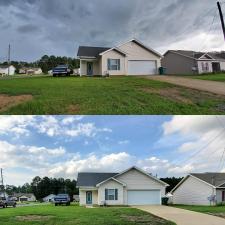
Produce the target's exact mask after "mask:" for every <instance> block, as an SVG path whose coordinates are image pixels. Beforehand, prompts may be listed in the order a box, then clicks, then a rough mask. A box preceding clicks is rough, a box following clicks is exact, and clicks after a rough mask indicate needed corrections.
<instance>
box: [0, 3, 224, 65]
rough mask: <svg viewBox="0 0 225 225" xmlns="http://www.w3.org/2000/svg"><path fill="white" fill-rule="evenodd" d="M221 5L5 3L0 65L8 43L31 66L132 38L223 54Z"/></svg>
mask: <svg viewBox="0 0 225 225" xmlns="http://www.w3.org/2000/svg"><path fill="white" fill-rule="evenodd" d="M216 1H217V0H204V1H202V0H188V1H187V0H167V1H166V0H114V1H111V0H86V1H83V0H64V1H61V0H0V29H1V34H0V61H4V60H5V59H6V56H7V45H8V44H9V43H11V45H12V58H13V59H15V60H28V61H32V60H36V59H38V58H39V57H41V56H42V55H44V54H54V55H65V56H71V57H75V56H76V51H77V48H78V46H79V45H94V46H107V47H108V46H114V45H116V44H118V43H120V42H123V41H126V40H129V39H131V38H133V37H136V38H138V39H140V40H141V41H143V42H144V43H146V44H147V45H149V46H151V47H152V48H155V49H156V50H158V51H160V52H161V53H164V52H165V51H166V50H168V49H169V48H175V49H178V48H179V49H194V50H197V51H199V50H219V49H221V50H224V48H225V45H224V42H223V35H222V31H221V27H220V20H219V15H218V12H217V8H216ZM223 8H225V7H224V5H223ZM214 17H215V18H214ZM213 18H214V23H213V25H211V24H212V21H213Z"/></svg>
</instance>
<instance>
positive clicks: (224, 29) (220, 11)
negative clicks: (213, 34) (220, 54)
mask: <svg viewBox="0 0 225 225" xmlns="http://www.w3.org/2000/svg"><path fill="white" fill-rule="evenodd" d="M217 6H218V9H219V13H220V20H221V25H222V29H223V36H224V41H225V23H224V18H223V12H222V8H221V4H220V2H217Z"/></svg>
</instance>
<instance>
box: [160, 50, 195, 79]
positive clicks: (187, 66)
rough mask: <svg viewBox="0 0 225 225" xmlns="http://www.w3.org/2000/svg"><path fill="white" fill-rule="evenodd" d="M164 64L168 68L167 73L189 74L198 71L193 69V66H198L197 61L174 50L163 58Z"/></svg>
mask: <svg viewBox="0 0 225 225" xmlns="http://www.w3.org/2000/svg"><path fill="white" fill-rule="evenodd" d="M162 66H163V67H165V68H166V74H169V75H182V74H183V75H188V74H197V73H198V71H195V72H194V71H193V70H192V68H193V67H196V69H197V62H196V60H195V59H191V58H188V57H185V56H182V55H178V54H176V53H173V52H168V53H167V54H166V55H165V56H164V58H163V59H162Z"/></svg>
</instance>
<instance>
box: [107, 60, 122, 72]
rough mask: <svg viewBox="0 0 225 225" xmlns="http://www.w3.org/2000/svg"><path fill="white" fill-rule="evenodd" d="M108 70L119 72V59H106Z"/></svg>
mask: <svg viewBox="0 0 225 225" xmlns="http://www.w3.org/2000/svg"><path fill="white" fill-rule="evenodd" d="M108 70H120V59H108Z"/></svg>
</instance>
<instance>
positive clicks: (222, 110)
mask: <svg viewBox="0 0 225 225" xmlns="http://www.w3.org/2000/svg"><path fill="white" fill-rule="evenodd" d="M175 89H176V91H175V92H174V90H175ZM165 93H166V94H165ZM1 94H3V95H4V94H5V95H9V96H19V95H31V96H32V97H33V98H32V100H31V101H27V102H24V103H22V104H18V105H16V106H13V107H11V108H9V109H8V108H6V109H5V110H4V109H3V110H1V114H9V115H11V114H13V115H14V114H16V115H51V114H57V115H64V114H66V115H69V114H72V115H74V114H76V115H145V114H148V115H177V114H178V115H180V114H185V115H193V114H194V115H196V114H199V115H202V114H208V115H210V114H211V115H214V114H225V97H224V96H218V95H213V94H210V93H206V92H202V91H196V90H192V89H188V88H184V87H176V86H174V85H172V84H168V83H164V82H159V81H153V80H147V79H144V78H138V77H125V76H124V77H113V78H107V79H106V78H75V77H70V78H67V77H62V78H53V77H40V78H24V79H23V78H21V79H12V80H0V95H1ZM184 99H185V100H184Z"/></svg>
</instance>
